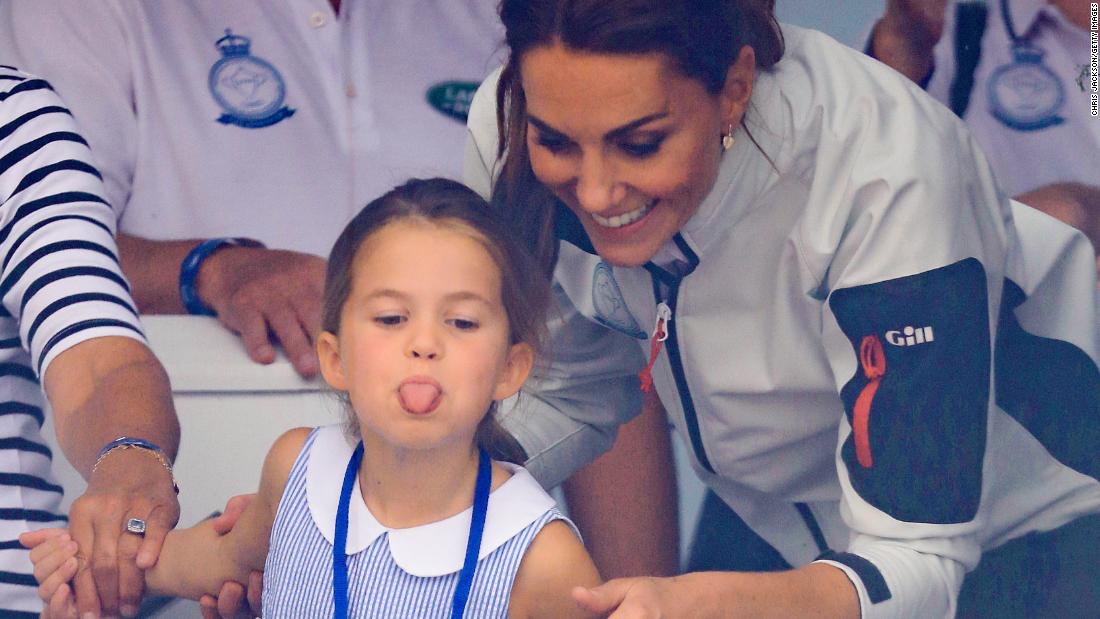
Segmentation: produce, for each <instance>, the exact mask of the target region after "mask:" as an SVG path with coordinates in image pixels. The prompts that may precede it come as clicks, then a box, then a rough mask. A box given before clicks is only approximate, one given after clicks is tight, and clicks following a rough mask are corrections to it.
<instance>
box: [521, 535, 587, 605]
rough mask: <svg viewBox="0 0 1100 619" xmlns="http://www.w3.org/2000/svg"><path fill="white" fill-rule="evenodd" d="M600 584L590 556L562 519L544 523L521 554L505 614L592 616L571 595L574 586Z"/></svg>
mask: <svg viewBox="0 0 1100 619" xmlns="http://www.w3.org/2000/svg"><path fill="white" fill-rule="evenodd" d="M599 583H600V574H599V572H597V571H596V566H595V564H593V563H592V558H591V557H589V556H588V552H587V551H585V549H584V546H583V545H582V544H581V541H580V540H579V539H577V536H576V534H575V533H573V529H571V528H570V527H569V525H568V524H566V523H565V522H564V521H562V520H555V521H554V522H551V523H549V524H547V525H546V526H545V527H543V529H542V530H541V531H539V534H538V535H536V536H535V539H534V540H533V541H532V542H531V545H530V546H529V547H528V548H527V552H526V553H525V554H524V555H523V561H522V562H521V563H520V565H519V571H518V572H517V573H516V580H515V583H514V584H513V585H512V596H511V599H510V600H509V603H508V616H509V617H514V618H523V619H543V618H545V619H557V618H559V617H564V618H568V617H591V616H592V614H591V613H589V612H588V611H586V610H584V609H582V608H581V607H580V606H578V605H577V604H576V602H574V601H573V599H572V597H570V592H571V591H572V590H573V588H575V587H594V586H596V585H598V584H599Z"/></svg>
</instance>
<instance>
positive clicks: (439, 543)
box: [306, 424, 556, 577]
mask: <svg viewBox="0 0 1100 619" xmlns="http://www.w3.org/2000/svg"><path fill="white" fill-rule="evenodd" d="M357 442H358V441H356V443H357ZM356 443H352V442H351V439H350V438H349V437H348V436H347V435H346V434H345V433H344V426H343V425H341V424H336V425H330V426H324V427H322V428H319V429H318V430H317V435H316V437H315V438H314V440H313V446H312V447H311V448H310V452H309V462H308V464H307V470H306V500H307V501H308V503H309V512H310V514H311V515H312V516H313V522H314V524H315V525H316V526H317V528H318V529H319V530H320V532H321V535H322V536H324V538H325V539H326V540H328V542H329V543H330V544H331V543H333V532H334V530H335V528H336V504H337V502H338V501H339V499H340V486H341V484H342V483H343V478H344V471H345V469H346V468H347V465H348V460H349V459H350V458H351V454H352V452H353V451H354V450H355V444H356ZM500 464H501V465H502V466H504V467H505V468H506V469H508V470H509V471H510V472H511V473H512V477H511V478H510V479H508V480H507V481H505V482H504V483H503V484H501V485H500V487H499V488H497V489H496V490H494V491H493V492H492V493H491V494H490V495H489V508H488V511H487V513H486V516H485V533H484V536H483V537H482V540H481V552H480V553H479V554H478V559H482V558H484V557H485V556H486V555H488V554H489V553H490V552H492V551H494V550H496V549H497V548H498V547H500V546H501V545H502V544H504V543H505V542H507V541H508V540H509V539H511V538H512V537H513V536H514V535H515V534H516V533H519V532H520V531H522V530H523V529H524V527H526V526H527V525H529V524H531V523H532V522H534V521H535V520H536V519H537V518H538V517H539V516H541V515H542V514H544V513H545V512H546V510H548V509H550V508H551V507H554V506H555V505H556V503H555V501H554V499H553V498H552V497H551V496H550V495H548V494H547V493H546V491H544V490H543V489H542V486H540V485H539V483H538V482H537V481H535V478H534V477H532V476H531V474H530V473H528V472H527V469H525V468H523V467H521V466H517V465H514V464H509V463H507V462H501V463H500ZM472 517H473V508H467V509H466V510H464V511H462V512H460V513H458V514H455V515H454V516H451V517H450V518H446V519H443V520H439V521H436V522H432V523H429V524H426V525H422V526H419V527H412V528H408V529H391V528H388V527H385V526H383V525H382V523H380V522H378V520H377V519H376V518H375V517H374V514H372V513H371V512H370V510H369V509H367V505H366V503H364V502H363V495H362V493H361V492H360V490H359V483H358V478H357V479H356V484H355V486H354V487H353V488H352V494H351V503H350V506H349V510H348V540H347V550H346V552H347V554H348V555H353V554H355V553H358V552H361V551H363V550H364V549H365V548H366V547H367V546H369V545H370V544H371V543H372V542H374V540H376V539H377V538H378V537H379V536H380V535H382V534H383V533H388V534H389V547H390V554H391V555H392V556H393V560H394V562H396V563H397V565H399V566H400V567H401V569H403V570H405V571H406V572H408V573H410V574H412V575H414V576H421V577H429V576H442V575H444V574H450V573H453V572H457V571H459V570H460V569H462V563H463V560H464V559H465V555H466V539H467V536H468V535H469V533H470V520H471V519H472Z"/></svg>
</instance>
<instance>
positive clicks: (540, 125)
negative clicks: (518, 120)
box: [527, 110, 669, 140]
mask: <svg viewBox="0 0 1100 619" xmlns="http://www.w3.org/2000/svg"><path fill="white" fill-rule="evenodd" d="M668 113H669V112H668V110H662V111H660V112H655V113H653V114H648V115H646V116H642V117H641V118H636V119H634V120H632V121H630V122H628V123H625V124H623V125H619V126H618V127H615V128H614V129H612V130H611V131H608V132H607V133H606V134H605V135H604V138H605V139H609V140H613V139H616V138H620V137H623V136H624V135H625V134H627V133H630V132H631V131H633V130H635V129H637V128H638V127H641V126H642V125H646V124H649V123H651V122H653V121H655V120H660V119H662V118H667V117H668ZM527 121H528V122H530V123H531V124H532V125H534V126H535V128H536V129H538V130H539V133H549V134H552V135H557V136H562V137H565V134H564V133H562V132H561V131H558V130H557V129H555V128H553V127H551V126H550V125H549V124H547V123H546V121H544V120H542V119H540V118H539V117H538V116H534V115H532V114H530V113H528V114H527Z"/></svg>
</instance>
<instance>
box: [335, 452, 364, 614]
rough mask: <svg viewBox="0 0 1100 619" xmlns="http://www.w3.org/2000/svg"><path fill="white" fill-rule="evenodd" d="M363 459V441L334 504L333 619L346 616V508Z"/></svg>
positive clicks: (346, 472)
mask: <svg viewBox="0 0 1100 619" xmlns="http://www.w3.org/2000/svg"><path fill="white" fill-rule="evenodd" d="M362 459H363V441H359V444H358V445H356V447H355V452H353V453H352V454H351V460H349V461H348V468H347V469H346V470H345V471H344V483H343V485H342V486H341V487H340V502H339V503H337V504H336V530H335V531H334V532H333V534H332V537H333V540H332V598H333V611H332V617H333V619H346V618H347V616H348V558H347V554H346V553H345V552H344V551H345V549H346V548H347V545H348V508H349V506H350V504H351V488H352V486H353V485H354V484H355V477H356V474H357V473H358V472H359V461H360V460H362Z"/></svg>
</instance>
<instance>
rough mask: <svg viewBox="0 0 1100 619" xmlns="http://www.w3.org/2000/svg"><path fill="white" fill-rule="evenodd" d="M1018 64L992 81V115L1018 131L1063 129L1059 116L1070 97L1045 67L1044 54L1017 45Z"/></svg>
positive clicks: (1002, 69) (1003, 68)
mask: <svg viewBox="0 0 1100 619" xmlns="http://www.w3.org/2000/svg"><path fill="white" fill-rule="evenodd" d="M1012 54H1013V56H1014V61H1013V62H1012V63H1010V64H1007V65H1004V66H1001V67H998V68H997V69H996V70H995V71H994V72H993V75H991V76H990V78H989V102H990V112H991V113H992V114H993V115H994V116H995V117H997V120H999V121H1001V122H1002V123H1004V125H1005V126H1007V127H1011V128H1012V129H1016V130H1017V131H1038V130H1040V129H1046V128H1047V127H1051V126H1054V125H1060V124H1062V123H1063V122H1065V119H1064V118H1062V117H1061V116H1059V114H1058V112H1059V111H1061V109H1062V104H1063V103H1065V100H1066V93H1065V89H1064V88H1063V86H1062V82H1061V80H1059V79H1058V76H1057V75H1056V74H1055V73H1054V72H1053V71H1051V70H1050V69H1048V68H1047V67H1046V65H1044V64H1043V50H1041V49H1039V48H1037V47H1033V46H1030V45H1024V44H1021V45H1017V46H1016V47H1015V48H1014V49H1013V50H1012Z"/></svg>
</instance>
